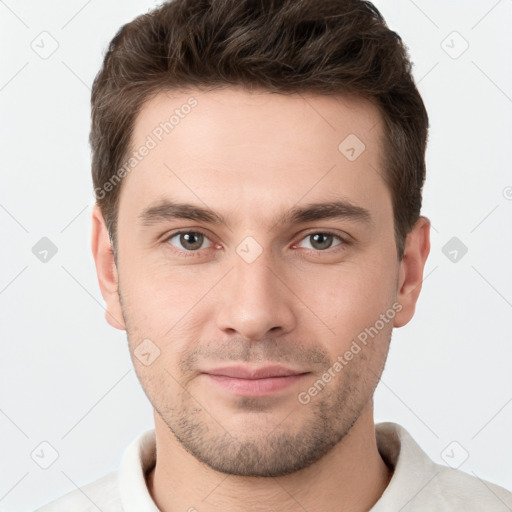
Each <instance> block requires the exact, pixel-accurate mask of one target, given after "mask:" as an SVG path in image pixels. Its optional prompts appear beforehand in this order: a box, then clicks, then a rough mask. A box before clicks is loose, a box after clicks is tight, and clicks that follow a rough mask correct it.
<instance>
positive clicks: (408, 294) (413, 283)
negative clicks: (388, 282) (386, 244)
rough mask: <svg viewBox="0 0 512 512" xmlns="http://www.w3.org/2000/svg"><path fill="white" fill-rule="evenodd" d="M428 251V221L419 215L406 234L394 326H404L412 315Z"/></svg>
mask: <svg viewBox="0 0 512 512" xmlns="http://www.w3.org/2000/svg"><path fill="white" fill-rule="evenodd" d="M429 252H430V221H429V220H428V219H427V218H426V217H420V218H419V219H418V220H417V221H416V223H415V224H414V226H413V228H412V230H411V232H410V233H409V234H408V235H407V238H406V242H405V250H404V257H403V259H402V261H401V262H400V270H399V273H398V276H399V277H398V293H397V301H398V302H399V303H400V304H401V305H402V309H401V310H400V311H399V312H397V314H396V315H395V321H394V326H395V327H402V326H404V325H405V324H407V323H408V322H409V321H410V320H411V318H412V317H413V316H414V310H415V307H416V301H417V300H418V297H419V295H420V291H421V284H422V282H423V269H424V268H425V262H426V261H427V256H428V254H429Z"/></svg>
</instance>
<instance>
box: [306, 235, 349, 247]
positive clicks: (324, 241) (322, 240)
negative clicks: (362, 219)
mask: <svg viewBox="0 0 512 512" xmlns="http://www.w3.org/2000/svg"><path fill="white" fill-rule="evenodd" d="M336 238H337V239H338V240H340V242H338V243H336V244H333V241H334V240H335V239H336ZM303 240H309V243H310V247H306V248H307V249H310V248H311V249H315V250H317V251H325V250H326V249H330V248H331V247H334V246H336V245H340V243H341V242H343V240H342V239H341V237H339V236H338V235H335V234H333V233H323V232H318V233H311V234H309V235H307V236H306V237H304V238H303Z"/></svg>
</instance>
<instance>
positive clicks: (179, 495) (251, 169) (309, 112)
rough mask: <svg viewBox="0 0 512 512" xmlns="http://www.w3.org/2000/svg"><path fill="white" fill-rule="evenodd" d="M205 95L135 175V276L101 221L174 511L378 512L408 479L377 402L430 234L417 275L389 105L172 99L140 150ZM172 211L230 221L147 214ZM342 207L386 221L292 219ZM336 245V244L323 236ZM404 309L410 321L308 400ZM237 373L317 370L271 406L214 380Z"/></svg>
mask: <svg viewBox="0 0 512 512" xmlns="http://www.w3.org/2000/svg"><path fill="white" fill-rule="evenodd" d="M191 96H193V97H194V98H195V99H196V100H197V102H198V104H197V106H196V107H195V108H194V109H193V110H192V111H191V113H190V114H188V115H187V116H185V118H184V119H182V120H180V123H179V125H177V126H176V127H175V128H174V130H173V131H172V132H171V133H170V134H168V135H167V136H166V137H164V139H163V140H162V141H161V142H160V143H159V144H158V146H157V147H156V148H154V149H152V150H151V151H150V152H149V154H148V155H147V156H146V157H145V158H144V159H143V160H142V161H141V162H140V163H139V164H138V165H137V166H136V167H135V168H134V169H133V170H132V171H131V172H130V173H129V174H128V175H127V176H126V177H125V178H124V179H123V182H122V189H121V195H120V202H119V217H118V218H119V224H118V254H117V258H116V259H117V262H116V261H115V260H114V257H113V254H112V250H111V246H110V242H109V238H108V234H107V229H106V226H105V222H104V219H103V216H102V214H101V211H100V210H99V208H98V207H95V208H94V211H93V216H92V222H93V224H92V250H93V255H94V258H95V262H96V268H97V274H98V279H99V284H100V288H101V292H102V295H103V297H104V299H105V301H106V318H107V321H108V322H109V323H110V324H111V325H112V326H114V327H116V328H118V329H124V330H126V331H127V337H128V342H129V348H130V353H131V355H132V360H133V364H134V367H135V370H136V372H137V375H138V378H139V380H140V382H141V385H142V387H143V389H144V391H145V393H146V395H147V396H148V399H149V400H150V401H151V403H152V405H153V408H154V420H155V433H156V443H157V462H156V466H155V468H154V469H153V470H152V471H151V472H150V474H148V475H147V483H148V489H149V491H150V493H151V495H152V497H153V499H154V501H155V503H156V504H157V506H158V507H159V509H160V510H162V511H165V512H171V511H173V512H174V511H177V510H189V509H190V508H191V507H194V508H196V509H197V510H198V511H200V512H209V511H212V512H213V511H216V510H224V511H226V512H229V511H238V512H239V511H269V510H282V511H303V510H304V509H306V510H308V511H309V512H315V511H318V512H320V511H325V510H337V511H354V512H355V511H361V512H362V511H366V510H369V509H370V508H371V506H372V505H373V504H374V503H375V502H376V501H378V499H379V497H380V496H381V495H382V492H383V491H384V489H385V488H386V486H387V485H388V483H389V480H390V478H391V476H392V468H388V467H387V465H386V464H385V462H384V461H383V460H382V458H381V456H380V455H379V452H378V450H377V445H376V439H375V426H374V420H373V393H374V390H375V387H376V385H377V384H378V381H379V378H380V375H381V373H382V371H383V368H384V364H385V361H386V357H387V353H388V348H389V343H390V339H391V333H392V329H393V327H401V326H403V325H405V324H407V323H408V322H409V321H410V319H411V318H412V316H413V314H414V309H415V304H416V301H417V299H418V296H419V293H420V290H421V283H422V279H423V270H424V266H425V262H426V259H427V256H428V253H429V250H430V242H429V230H430V223H429V221H428V219H427V218H425V217H420V219H419V220H418V221H417V223H416V224H415V226H414V228H413V229H412V231H411V232H410V233H409V235H408V237H407V240H406V248H405V255H404V258H403V259H402V260H400V261H399V260H398V258H397V252H396V246H395V239H394V234H393V233H394V232H393V210H392V203H391V196H390V193H389V190H388V189H387V187H386V185H385V183H384V181H383V179H382V173H383V169H382V165H381V156H382V151H383V148H382V145H381V137H382V133H383V132H382V130H383V122H382V119H381V116H380V114H379V112H378V110H377V109H376V108H375V107H374V106H373V105H372V104H371V103H369V102H367V101H365V100H363V99H360V98H354V97H350V98H349V97H346V96H344V97H338V98H334V97H326V96H317V95H305V94H300V95H299V94H293V95H289V96H284V95H276V94H270V93H268V92H266V91H261V92H255V91H253V92H248V91H245V90H242V89H238V88H225V89H219V90H215V91H209V92H205V91H199V90H190V91H173V92H172V93H171V92H167V93H161V94H159V95H158V96H156V97H155V98H153V99H152V100H151V101H149V102H148V103H147V104H146V105H145V107H144V108H143V109H142V111H141V112H140V113H139V115H138V117H137V119H136V124H135V128H134V132H133V135H132V146H133V147H134V148H137V147H139V146H141V145H142V144H143V143H144V141H145V140H146V138H147V136H148V134H151V133H152V131H153V130H154V128H155V127H156V126H158V125H159V123H160V122H162V121H163V120H165V119H168V117H169V115H170V113H172V111H173V110H174V109H175V108H179V107H180V105H183V104H184V103H186V102H187V100H188V99H189V98H190V97H191ZM349 134H356V135H357V137H358V138H359V139H360V140H361V141H363V143H364V144H365V147H366V149H365V150H364V151H363V152H362V154H361V155H360V156H359V157H358V158H357V159H356V160H354V161H349V160H348V159H347V158H346V157H345V156H344V155H343V154H342V153H341V152H340V151H339V150H338V146H339V144H340V142H341V141H343V140H344V139H345V138H346V137H347V136H348V135H349ZM164 199H172V200H173V201H179V202H187V203H192V204H194V205H197V206H199V207H206V206H207V207H208V208H210V209H211V210H213V211H215V212H217V213H219V214H221V215H223V216H224V217H225V220H226V223H215V224H213V223H209V222H205V221H197V220H189V219H179V218H178V219H166V220H160V221H157V222H152V223H151V224H150V225H144V223H143V222H141V221H140V218H139V215H140V214H141V212H142V211H143V210H144V209H146V208H148V207H149V206H152V205H154V204H157V203H158V202H159V201H161V200H164ZM334 200H344V201H350V203H352V204H354V205H358V206H360V207H362V208H365V209H367V210H368V212H369V213H370V222H363V221H361V220H360V219H354V218H336V219H322V220H313V221H308V222H304V223H301V224H297V223H293V224H289V223H286V224H282V223H278V222H277V219H278V218H279V217H280V216H282V215H283V214H284V213H285V212H287V211H288V210H289V209H291V208H293V207H295V206H305V205H308V204H311V203H322V202H328V201H334ZM181 229H186V230H189V233H190V232H192V233H194V232H197V231H200V232H201V233H202V234H204V235H205V237H204V238H201V236H199V238H198V239H197V238H192V242H189V243H188V244H187V240H184V239H183V238H182V237H181V238H180V236H173V235H174V234H175V232H176V231H177V230H181ZM325 232H327V233H333V234H334V235H335V236H333V237H332V238H329V237H328V235H327V239H325V238H322V236H321V235H320V239H318V237H317V238H315V237H314V236H313V235H315V234H321V233H325ZM324 236H325V235H324ZM338 236H339V237H340V238H338ZM247 237H252V238H253V239H254V240H255V241H256V242H257V245H252V246H251V247H249V246H244V245H242V246H241V247H245V248H246V249H247V248H249V252H250V253H251V254H252V255H255V254H256V252H255V251H256V249H257V247H258V246H259V248H260V250H261V254H260V255H259V256H258V257H257V258H256V259H255V260H254V261H252V262H250V263H248V262H247V261H246V259H244V258H242V257H241V255H240V254H241V253H240V252H237V250H236V249H237V247H239V246H240V244H241V243H242V242H243V241H244V240H245V241H246V238H247ZM317 240H320V242H318V241H317ZM329 241H330V243H331V244H332V245H330V246H329ZM194 243H196V245H193V244H194ZM322 244H323V245H322ZM198 246H199V248H197V247H198ZM191 247H192V248H191ZM393 304H395V305H396V304H399V305H400V311H398V312H397V313H396V315H395V316H394V318H393V319H392V320H390V321H389V322H388V323H385V324H384V327H383V328H382V329H380V330H379V332H378V334H377V335H376V336H375V337H374V338H372V339H370V341H369V342H368V344H367V345H364V346H363V345H361V344H360V345H361V347H362V348H361V351H360V352H359V353H358V354H357V355H354V357H353V359H352V360H350V361H348V362H347V364H346V365H345V366H343V369H342V370H341V371H338V372H333V371H332V369H331V374H333V373H334V375H335V376H334V377H333V378H332V379H331V380H330V382H328V383H327V384H326V385H325V387H324V388H323V389H322V390H321V391H320V392H319V393H318V394H317V395H316V396H312V397H311V400H310V402H309V403H307V404H302V403H300V402H299V400H298V395H299V393H301V392H304V391H307V390H308V389H309V388H310V387H311V386H312V385H313V384H314V383H315V382H316V381H318V379H319V378H321V377H322V375H323V374H324V372H326V371H328V369H329V368H332V366H333V363H334V362H335V361H337V358H338V356H340V355H343V354H344V353H345V352H346V351H347V350H348V349H349V348H350V346H351V343H352V342H353V340H354V339H355V338H356V336H357V335H358V334H359V333H361V332H362V331H364V329H365V328H367V327H369V326H373V325H375V323H376V321H377V320H378V319H379V318H381V317H380V315H381V314H383V313H385V312H386V311H388V310H389V309H390V308H392V305H393ZM145 339H149V340H151V343H152V344H154V345H151V346H156V347H158V350H160V354H159V356H158V357H157V358H156V359H155V360H154V361H153V362H152V363H151V364H149V365H145V364H142V363H141V361H140V360H139V359H138V358H137V357H136V356H135V350H136V348H137V346H138V345H139V344H140V343H141V342H142V341H143V340H145ZM235 364H243V365H246V366H251V367H260V366H263V365H265V364H282V365H284V366H287V367H289V368H293V369H295V370H300V371H301V372H307V373H306V375H303V376H302V377H301V378H300V379H298V381H297V382H296V383H294V384H292V385H290V386H288V387H287V388H285V389H282V390H280V391H278V392H276V393H274V394H272V395H270V396H262V397H248V396H240V395H237V394H235V393H232V392H230V391H226V390H225V389H223V388H220V387H218V386H216V385H215V384H213V383H212V382H211V380H209V377H208V376H206V375H204V374H203V373H202V372H204V371H205V370H208V369H212V368H215V367H218V366H226V365H235Z"/></svg>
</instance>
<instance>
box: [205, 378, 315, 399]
mask: <svg viewBox="0 0 512 512" xmlns="http://www.w3.org/2000/svg"><path fill="white" fill-rule="evenodd" d="M205 375H206V376H207V377H208V378H209V380H210V381H212V382H213V383H215V384H216V385H217V386H219V387H221V388H223V389H226V390H228V391H230V392H231V393H234V394H236V395H244V396H265V395H271V394H273V393H277V392H278V391H282V390H283V389H286V388H288V387H290V386H292V385H293V384H296V383H297V382H299V381H301V380H302V379H303V378H304V377H305V376H306V375H307V374H306V373H301V374H299V375H289V376H286V377H268V378H265V379H240V378H237V377H226V376H225V375H211V374H209V373H206V374H205Z"/></svg>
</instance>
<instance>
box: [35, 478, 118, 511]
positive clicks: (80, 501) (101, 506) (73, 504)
mask: <svg viewBox="0 0 512 512" xmlns="http://www.w3.org/2000/svg"><path fill="white" fill-rule="evenodd" d="M70 510H73V512H98V510H101V511H102V512H122V506H121V502H120V498H119V492H118V486H117V471H112V472H111V473H108V474H107V475H105V476H103V477H101V478H99V479H98V480H95V481H94V482H91V483H89V484H86V485H84V486H82V487H80V488H79V489H75V490H73V491H70V492H68V493H67V494H64V495H63V496H61V497H60V498H57V499H56V500H54V501H52V502H51V503H48V504H47V505H44V506H43V507H41V508H38V509H37V510H35V511H34V512H69V511H70Z"/></svg>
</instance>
